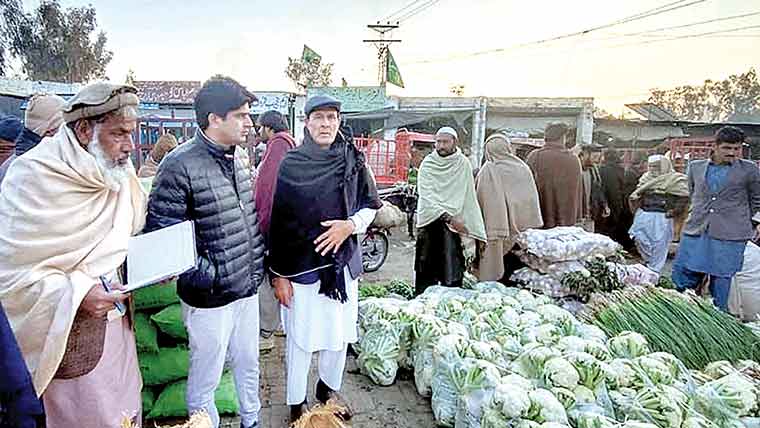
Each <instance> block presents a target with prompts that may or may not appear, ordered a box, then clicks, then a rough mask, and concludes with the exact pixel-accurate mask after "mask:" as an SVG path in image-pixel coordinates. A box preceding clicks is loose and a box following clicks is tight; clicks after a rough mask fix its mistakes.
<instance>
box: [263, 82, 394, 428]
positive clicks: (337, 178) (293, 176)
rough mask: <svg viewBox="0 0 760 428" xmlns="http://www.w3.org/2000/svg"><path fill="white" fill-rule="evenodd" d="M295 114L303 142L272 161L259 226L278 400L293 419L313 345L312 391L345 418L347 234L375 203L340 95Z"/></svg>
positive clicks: (351, 332) (350, 311)
mask: <svg viewBox="0 0 760 428" xmlns="http://www.w3.org/2000/svg"><path fill="white" fill-rule="evenodd" d="M304 113H305V114H306V129H305V131H304V141H303V144H302V145H301V146H299V147H297V148H295V149H293V150H291V151H289V152H288V153H287V154H286V155H285V159H283V161H282V163H281V164H280V169H279V173H278V177H277V185H276V190H275V193H274V200H273V202H272V213H271V225H270V229H269V244H270V247H269V267H270V271H271V275H272V287H274V294H275V297H277V299H278V300H279V301H280V304H281V305H282V324H283V327H284V329H285V333H286V334H287V352H286V369H287V379H288V388H287V396H286V401H287V404H288V405H289V406H290V421H291V422H295V421H296V420H298V419H299V418H300V417H301V416H302V415H303V413H304V412H305V410H306V390H307V386H308V374H309V367H310V366H311V360H312V354H313V353H315V352H316V353H318V354H319V380H318V381H317V385H316V394H315V395H316V398H317V400H318V401H320V402H322V403H323V404H324V403H326V402H327V401H328V400H333V401H336V402H337V404H338V405H342V406H345V410H344V411H341V412H340V413H339V414H338V415H337V416H338V417H340V418H341V419H343V420H348V419H351V417H352V412H351V410H350V408H349V407H348V403H346V401H345V400H344V399H343V398H342V397H341V396H340V395H339V393H338V391H339V390H340V388H341V384H342V382H343V369H344V368H345V364H346V349H347V346H348V344H349V343H353V342H356V340H357V333H358V332H357V328H356V322H357V316H358V311H359V297H358V294H359V281H358V279H359V275H361V273H362V261H361V247H360V246H359V243H358V240H357V235H358V234H360V233H364V232H365V231H366V229H367V226H369V225H370V223H372V221H373V220H374V218H375V214H376V212H377V209H378V208H380V207H381V206H382V203H381V202H380V199H379V197H378V195H377V189H376V188H375V182H374V180H373V179H372V176H371V174H370V171H369V168H368V167H367V164H366V163H365V161H364V155H363V154H362V152H361V151H359V150H358V149H357V148H356V146H354V144H353V141H352V136H351V134H350V132H348V131H349V130H348V129H345V128H344V129H340V123H341V122H340V102H339V101H338V100H336V99H334V98H331V97H327V96H314V97H311V98H309V99H308V100H307V101H306V106H305V108H304ZM252 334H255V333H252Z"/></svg>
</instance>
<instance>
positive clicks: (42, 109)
mask: <svg viewBox="0 0 760 428" xmlns="http://www.w3.org/2000/svg"><path fill="white" fill-rule="evenodd" d="M65 103H66V101H64V99H63V98H61V97H59V96H57V95H50V94H40V95H33V96H32V97H31V98H30V99H29V102H28V103H27V106H26V113H25V114H24V128H23V129H22V130H21V133H20V134H19V135H18V137H16V141H15V143H16V148H15V149H14V153H13V155H11V157H9V158H8V159H6V160H5V162H3V164H2V165H0V183H2V181H3V179H4V178H5V174H6V173H7V172H8V168H10V166H11V164H12V163H13V161H15V160H16V158H17V157H19V156H21V155H23V154H24V153H26V152H27V151H29V150H31V149H32V148H33V147H34V146H36V145H37V144H39V143H40V141H42V139H43V138H45V137H52V136H53V135H55V133H56V131H58V128H59V127H60V126H61V124H62V123H63V114H62V110H63V105H64V104H65Z"/></svg>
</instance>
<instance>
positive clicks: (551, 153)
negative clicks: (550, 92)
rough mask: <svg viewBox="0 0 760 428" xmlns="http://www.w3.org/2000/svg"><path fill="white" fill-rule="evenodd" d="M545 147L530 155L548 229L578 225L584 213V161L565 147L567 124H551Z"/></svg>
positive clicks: (529, 159)
mask: <svg viewBox="0 0 760 428" xmlns="http://www.w3.org/2000/svg"><path fill="white" fill-rule="evenodd" d="M544 140H545V141H546V143H545V145H544V147H542V148H540V149H538V150H534V151H532V152H531V153H530V154H529V155H528V161H527V164H528V166H529V167H530V169H531V171H533V176H534V177H535V179H536V188H537V189H538V197H539V201H540V203H541V216H542V217H543V219H544V228H545V229H551V228H553V227H557V226H574V225H575V224H576V223H578V216H579V214H580V212H581V209H580V208H581V195H582V194H583V188H582V181H581V163H580V162H579V161H578V158H577V157H576V156H575V155H573V153H572V152H571V151H570V150H568V149H567V148H566V147H565V144H566V140H567V126H566V125H564V124H561V123H555V124H550V125H549V126H547V127H546V131H545V132H544Z"/></svg>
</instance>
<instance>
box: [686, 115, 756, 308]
mask: <svg viewBox="0 0 760 428" xmlns="http://www.w3.org/2000/svg"><path fill="white" fill-rule="evenodd" d="M745 139H746V136H745V134H744V131H742V130H741V129H739V128H736V127H733V126H724V127H722V128H720V129H719V130H718V132H716V134H715V146H714V147H713V152H712V155H711V156H710V159H706V160H698V161H692V162H691V163H690V164H689V168H688V172H687V176H688V185H689V195H690V197H691V210H690V211H689V218H688V220H687V221H686V225H685V226H684V229H683V235H682V236H681V245H680V246H679V247H678V254H676V258H675V261H674V262H673V282H675V283H676V288H677V289H678V290H679V291H683V290H685V289H687V288H692V289H693V288H697V287H698V286H699V285H700V284H701V283H702V281H703V280H704V279H705V277H709V280H710V294H711V295H712V297H713V301H714V303H715V305H716V306H718V307H719V308H720V309H723V310H727V309H728V296H729V292H730V289H731V278H733V276H734V275H735V274H736V273H737V272H739V271H741V269H742V264H743V261H744V257H743V254H744V249H745V246H746V244H747V241H749V240H750V239H752V238H753V237H754V236H755V232H756V228H753V226H752V221H751V218H752V216H753V214H755V213H757V212H758V211H760V170H759V169H758V168H757V165H756V164H755V163H754V162H751V161H748V160H745V159H741V150H742V144H743V143H744V141H745Z"/></svg>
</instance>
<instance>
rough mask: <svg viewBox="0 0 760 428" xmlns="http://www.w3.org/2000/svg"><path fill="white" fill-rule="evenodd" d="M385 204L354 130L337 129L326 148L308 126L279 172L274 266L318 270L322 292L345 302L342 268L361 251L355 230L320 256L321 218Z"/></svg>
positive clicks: (282, 270) (290, 272) (293, 272)
mask: <svg viewBox="0 0 760 428" xmlns="http://www.w3.org/2000/svg"><path fill="white" fill-rule="evenodd" d="M347 135H348V136H349V137H347ZM381 206H382V203H381V201H380V199H379V197H378V195H377V188H376V187H375V182H374V180H373V179H372V177H371V176H370V173H369V170H368V169H367V166H366V164H365V160H364V155H363V154H362V152H361V151H359V149H357V148H356V146H354V144H353V141H352V139H351V137H350V133H343V132H339V133H338V136H337V138H336V140H335V142H334V143H333V144H332V146H330V148H329V149H323V148H320V147H319V146H318V145H317V144H316V143H315V142H314V140H313V139H312V138H311V135H309V133H308V131H306V132H305V138H304V143H303V145H301V146H300V147H298V148H296V149H294V150H291V151H290V152H288V154H287V155H286V156H285V159H284V160H283V161H282V164H281V165H280V171H279V174H278V177H277V187H276V190H275V195H274V203H273V205H272V221H271V228H270V244H271V246H270V249H269V257H270V258H269V263H270V267H271V269H272V271H273V272H274V273H276V274H278V275H282V276H285V277H294V276H297V275H301V274H304V273H309V272H315V271H319V279H320V282H321V285H320V288H319V292H320V293H321V294H324V295H326V296H327V297H330V298H332V299H336V300H340V301H341V302H345V301H346V299H347V295H346V284H345V278H344V274H343V271H344V268H345V267H346V265H347V264H348V262H349V260H350V259H351V257H352V256H353V255H354V253H355V252H356V251H358V247H359V246H358V242H357V239H356V235H352V236H350V237H349V238H348V239H346V241H345V242H344V243H343V245H341V247H340V249H339V250H338V252H337V253H336V254H333V253H329V254H328V255H327V256H322V255H321V254H319V253H317V252H316V251H315V249H316V245H315V244H314V240H315V239H316V238H317V237H318V236H319V235H321V234H322V233H323V232H324V231H325V230H327V229H326V228H325V227H324V226H322V225H321V224H320V223H321V222H323V221H327V220H346V219H347V218H348V217H350V216H351V215H353V214H355V213H356V212H357V211H359V210H361V209H363V208H372V209H379V208H380V207H381Z"/></svg>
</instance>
